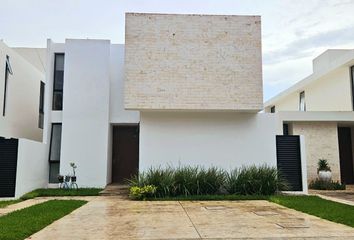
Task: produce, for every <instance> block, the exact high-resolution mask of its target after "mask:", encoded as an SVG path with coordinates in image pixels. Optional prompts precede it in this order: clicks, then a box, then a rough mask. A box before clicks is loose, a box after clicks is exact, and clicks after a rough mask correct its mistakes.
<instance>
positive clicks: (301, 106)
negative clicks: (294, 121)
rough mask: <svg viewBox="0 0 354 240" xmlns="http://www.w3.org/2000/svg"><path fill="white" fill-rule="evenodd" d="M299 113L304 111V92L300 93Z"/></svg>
mask: <svg viewBox="0 0 354 240" xmlns="http://www.w3.org/2000/svg"><path fill="white" fill-rule="evenodd" d="M299 111H303V112H304V111H306V102H305V92H304V91H302V92H301V93H300V103H299Z"/></svg>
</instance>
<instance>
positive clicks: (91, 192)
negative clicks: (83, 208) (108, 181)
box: [21, 188, 102, 200]
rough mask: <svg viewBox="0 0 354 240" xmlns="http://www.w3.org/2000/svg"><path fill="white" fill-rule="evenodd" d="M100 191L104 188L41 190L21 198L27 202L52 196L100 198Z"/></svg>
mask: <svg viewBox="0 0 354 240" xmlns="http://www.w3.org/2000/svg"><path fill="white" fill-rule="evenodd" d="M100 191H102V188H79V189H78V190H75V189H58V188H40V189H36V190H34V191H32V192H29V193H26V194H25V195H23V196H22V197H21V199H22V200H27V199H32V198H35V197H50V196H98V194H99V192H100Z"/></svg>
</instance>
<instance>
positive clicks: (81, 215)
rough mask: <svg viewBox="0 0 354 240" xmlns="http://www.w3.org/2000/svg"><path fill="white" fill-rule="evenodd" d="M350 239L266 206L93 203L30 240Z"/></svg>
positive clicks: (352, 234)
mask: <svg viewBox="0 0 354 240" xmlns="http://www.w3.org/2000/svg"><path fill="white" fill-rule="evenodd" d="M53 236H55V239H59V240H60V239H63V240H65V239H122V240H124V239H149V240H152V239H160V240H161V239H190V240H192V239H219V240H221V239H240V238H248V239H252V238H253V239H260V238H262V239H264V238H271V239H289V238H291V239H314V238H316V239H354V228H351V227H347V226H344V225H341V224H336V223H332V222H329V221H326V220H323V219H320V218H317V217H314V216H310V215H307V214H304V213H300V212H297V211H295V210H291V209H287V208H285V207H282V206H279V205H277V204H274V203H270V202H267V201H233V202H232V201H215V202H213V201H209V202H207V201H183V202H179V201H156V202H139V201H127V200H124V199H121V198H119V197H115V196H107V197H103V196H101V197H97V198H95V199H93V200H91V201H90V202H88V203H87V204H86V205H84V206H83V207H81V208H79V209H77V210H75V211H74V212H72V213H71V214H69V215H67V216H65V217H64V218H62V219H60V220H58V221H56V222H54V223H53V224H51V225H49V226H48V227H46V228H45V229H43V230H42V231H40V232H38V233H36V234H34V235H33V236H31V237H30V238H29V239H53Z"/></svg>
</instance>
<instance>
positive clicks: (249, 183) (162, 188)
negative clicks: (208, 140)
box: [129, 165, 285, 198]
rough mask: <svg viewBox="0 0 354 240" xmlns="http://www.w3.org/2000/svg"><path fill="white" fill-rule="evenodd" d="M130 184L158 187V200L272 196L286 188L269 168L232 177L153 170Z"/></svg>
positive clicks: (247, 170) (184, 169)
mask: <svg viewBox="0 0 354 240" xmlns="http://www.w3.org/2000/svg"><path fill="white" fill-rule="evenodd" d="M129 184H130V186H131V187H144V186H147V185H153V186H156V192H155V193H154V194H153V197H155V198H164V197H176V196H194V195H195V196H200V195H216V194H226V193H227V194H240V195H271V194H274V193H275V192H276V191H277V190H278V189H280V188H282V189H281V190H283V189H284V188H285V184H284V181H282V180H281V178H280V177H279V176H278V173H277V170H276V168H273V167H268V166H266V165H264V166H260V167H256V166H251V167H244V168H241V169H240V170H238V169H235V170H233V171H231V172H230V173H227V172H226V171H224V170H221V169H218V168H216V167H211V168H208V169H205V168H201V167H192V166H184V167H178V168H171V167H168V168H165V169H162V168H160V167H159V168H150V169H149V170H148V171H146V172H143V173H140V174H139V176H135V177H133V178H132V179H130V180H129ZM135 190H136V189H135Z"/></svg>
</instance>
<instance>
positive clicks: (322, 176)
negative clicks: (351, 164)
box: [317, 159, 332, 182]
mask: <svg viewBox="0 0 354 240" xmlns="http://www.w3.org/2000/svg"><path fill="white" fill-rule="evenodd" d="M317 165H318V168H317V173H318V178H319V180H321V181H325V182H329V181H331V180H332V172H331V168H330V167H329V164H328V161H327V159H319V160H318V163H317Z"/></svg>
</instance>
